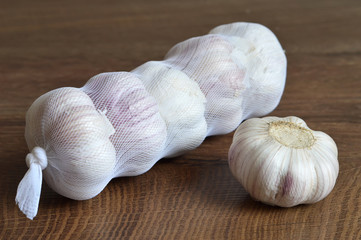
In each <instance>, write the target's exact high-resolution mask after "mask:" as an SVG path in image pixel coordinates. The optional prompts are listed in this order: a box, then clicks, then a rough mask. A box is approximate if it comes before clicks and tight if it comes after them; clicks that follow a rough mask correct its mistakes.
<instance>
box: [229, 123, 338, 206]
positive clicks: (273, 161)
mask: <svg viewBox="0 0 361 240" xmlns="http://www.w3.org/2000/svg"><path fill="white" fill-rule="evenodd" d="M337 155H338V151H337V146H336V143H335V142H334V141H333V139H332V138H331V137H330V136H328V135H327V134H325V133H323V132H320V131H312V130H311V129H310V128H308V127H307V125H306V123H305V122H304V121H303V120H302V119H300V118H298V117H294V116H291V117H285V118H278V117H264V118H252V119H248V120H246V121H245V122H244V123H242V124H241V125H240V126H239V127H238V129H237V130H236V132H235V134H234V137H233V142H232V145H231V147H230V149H229V155H228V163H229V166H230V169H231V172H232V174H233V175H234V176H235V177H236V179H237V180H238V181H239V182H240V183H241V185H242V186H243V187H244V188H245V190H246V191H247V192H248V193H249V194H250V195H251V196H252V197H253V198H254V199H255V200H258V201H261V202H263V203H266V204H269V205H277V206H280V207H292V206H296V205H299V204H309V203H315V202H318V201H320V200H322V199H323V198H325V197H326V196H327V195H328V194H329V193H330V192H331V190H332V189H333V187H334V186H335V183H336V179H337V176H338V172H339V163H338V160H337Z"/></svg>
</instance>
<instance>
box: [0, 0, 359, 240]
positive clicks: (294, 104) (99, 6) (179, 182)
mask: <svg viewBox="0 0 361 240" xmlns="http://www.w3.org/2000/svg"><path fill="white" fill-rule="evenodd" d="M99 2H100V1H99ZM99 2H97V1H93V0H91V1H58V2H55V1H54V2H53V1H25V0H20V1H2V2H1V3H0V81H1V85H0V96H1V100H0V179H1V181H0V202H1V205H0V209H1V210H0V214H1V215H0V238H1V239H120V238H121V239H128V238H134V239H361V151H360V145H361V55H360V53H361V28H360V25H361V1H356V0H345V1H338V0H328V1H326V0H325V1H313V0H304V1H301V0H299V1H287V0H275V1H266V0H260V1H251V0H245V1H223V0H211V1H192V0H182V1H169V0H168V1H165V0H156V1H145V0H133V1H129V2H128V3H123V2H124V1H106V2H105V1H104V2H103V3H99ZM236 21H250V22H258V23H261V24H264V25H266V26H267V27H269V28H270V29H272V31H274V33H275V34H276V35H277V36H278V38H279V40H280V42H281V44H282V46H283V47H284V49H285V50H286V54H287V58H288V77H287V83H286V89H285V92H284V95H283V98H282V101H281V103H280V105H279V107H278V108H277V109H276V110H275V111H274V112H272V113H271V114H270V115H275V116H288V115H296V116H299V117H301V118H303V119H304V120H305V121H306V122H307V123H308V125H309V126H310V127H311V128H312V129H315V130H321V131H324V132H326V133H328V134H329V135H331V136H332V137H333V138H334V140H335V142H336V143H337V145H338V149H339V162H340V173H339V177H338V180H337V183H336V186H335V188H334V190H333V191H332V192H331V194H330V195H329V196H328V197H327V198H326V199H324V200H322V201H320V202H318V203H315V204H312V205H301V206H297V207H293V208H288V209H286V208H278V207H270V206H266V205H263V204H261V203H258V202H255V201H253V200H252V199H251V198H250V196H249V195H248V194H247V192H245V190H244V189H243V188H242V187H241V186H240V184H239V183H238V182H237V181H236V180H235V179H234V178H233V176H232V175H231V173H230V171H229V168H228V164H227V153H228V148H229V146H230V144H231V140H232V133H231V134H228V135H225V136H215V137H211V138H208V139H206V141H205V142H204V143H203V144H202V145H201V146H200V147H199V148H198V149H196V150H194V151H191V152H189V153H188V154H186V155H183V156H181V157H177V158H174V159H167V160H161V161H159V162H158V163H157V164H156V165H155V166H154V167H153V168H152V169H151V170H150V171H148V172H147V173H145V174H143V175H140V176H137V177H126V178H118V179H114V180H112V181H111V182H110V184H109V185H108V186H107V187H106V188H105V189H104V191H103V192H102V193H101V194H100V195H98V196H97V197H95V198H93V199H91V200H87V201H74V200H70V199H67V198H64V197H62V196H60V195H58V194H56V193H55V192H53V191H52V190H51V189H50V188H49V187H47V186H46V184H44V185H43V189H42V194H41V200H40V206H39V212H38V215H37V216H36V218H35V219H34V220H33V221H31V220H28V219H27V218H26V217H25V216H24V215H23V214H22V213H21V212H20V211H19V209H18V208H17V206H16V205H15V200H14V199H15V194H16V189H17V185H18V183H19V181H20V180H21V178H22V177H23V175H24V174H25V172H26V171H27V167H26V165H25V161H24V159H25V156H26V154H27V153H28V149H27V147H26V143H25V140H24V126H25V113H26V110H27V109H28V107H29V106H30V104H31V103H32V102H33V101H34V100H35V99H36V98H37V97H38V96H40V95H41V94H43V93H45V92H47V91H49V90H52V89H55V88H58V87H63V86H74V87H80V86H82V85H83V84H84V83H85V82H86V80H87V79H89V78H90V77H91V76H93V75H95V74H97V73H101V72H109V71H129V70H131V69H133V68H135V67H136V66H138V65H140V64H142V63H144V62H146V61H149V60H160V59H162V57H163V56H164V54H165V53H166V52H167V50H168V49H170V47H171V46H172V45H174V44H176V43H177V42H180V41H182V40H185V39H187V38H189V37H193V36H199V35H203V34H206V33H207V32H208V31H209V30H210V29H211V28H213V27H215V26H217V25H220V24H224V23H230V22H236Z"/></svg>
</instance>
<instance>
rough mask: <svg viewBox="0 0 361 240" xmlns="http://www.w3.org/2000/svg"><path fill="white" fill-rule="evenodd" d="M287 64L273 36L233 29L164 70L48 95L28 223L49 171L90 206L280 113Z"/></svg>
mask: <svg viewBox="0 0 361 240" xmlns="http://www.w3.org/2000/svg"><path fill="white" fill-rule="evenodd" d="M286 65H287V61H286V57H285V55H284V51H283V49H282V47H281V45H280V44H279V42H278V40H277V38H276V36H275V35H274V34H273V33H272V32H271V31H270V30H269V29H268V28H266V27H264V26H262V25H259V24H255V23H232V24H227V25H222V26H219V27H217V28H215V29H213V30H212V31H211V32H210V34H207V35H205V36H201V37H195V38H191V39H188V40H186V41H184V42H181V43H179V44H177V45H175V46H174V47H173V48H172V49H171V50H170V51H169V52H168V53H167V54H166V56H165V59H164V60H162V61H150V62H147V63H145V64H143V65H141V66H139V67H138V68H136V69H134V70H133V71H131V72H111V73H101V74H99V75H96V76H94V77H92V78H91V79H90V80H89V81H88V82H87V83H86V84H85V85H84V86H83V87H82V88H71V87H67V88H60V89H56V90H53V91H51V92H49V93H46V94H44V95H43V96H40V97H39V98H38V99H37V100H36V101H35V102H34V103H33V104H32V105H31V107H30V109H29V110H28V112H27V115H26V128H25V138H26V141H27V144H28V147H29V150H30V151H31V152H32V153H31V154H32V155H31V156H32V159H36V161H35V160H34V161H32V163H31V164H29V171H28V173H27V174H26V177H25V178H24V179H23V180H22V182H21V183H20V184H19V187H18V191H17V196H16V202H17V203H18V205H19V207H20V209H21V210H22V211H23V212H24V213H25V214H26V215H27V216H28V217H29V218H32V217H34V216H35V215H36V212H37V204H38V200H37V201H35V200H34V201H33V200H32V199H33V198H35V197H34V196H36V199H39V198H38V196H39V195H40V187H39V186H41V179H42V174H41V170H44V178H45V180H46V182H47V183H48V185H49V186H50V187H51V188H52V189H54V190H55V191H56V192H58V193H59V194H61V195H64V196H66V197H69V198H72V199H77V200H84V199H89V198H92V197H94V196H96V195H97V194H98V193H100V192H101V191H102V189H103V188H104V187H105V186H106V185H107V184H108V182H109V181H110V180H111V179H112V178H115V177H121V176H135V175H139V174H142V173H144V172H146V171H147V170H149V169H150V168H151V167H152V166H153V165H154V164H155V163H156V162H157V161H158V160H159V159H161V158H164V157H173V156H177V155H180V154H182V153H184V152H185V151H189V150H192V149H194V148H196V147H197V146H199V145H200V144H201V143H202V141H203V140H204V139H205V138H206V137H207V136H210V135H215V134H225V133H229V132H231V131H233V130H234V129H235V128H236V127H237V126H238V125H239V124H240V123H241V122H242V121H243V120H244V119H246V118H248V117H251V116H261V115H264V114H267V113H269V112H271V111H272V110H273V109H274V108H275V107H276V106H277V105H278V103H279V101H280V98H281V96H282V93H283V89H284V85H285V79H286ZM34 148H36V149H42V150H39V151H38V150H37V151H32V150H33V149H34ZM39 152H41V154H39ZM45 163H46V164H45ZM44 166H46V167H44ZM32 179H37V180H36V181H33V180H32ZM31 185H37V187H33V186H31ZM27 189H37V190H36V191H33V192H31V191H27Z"/></svg>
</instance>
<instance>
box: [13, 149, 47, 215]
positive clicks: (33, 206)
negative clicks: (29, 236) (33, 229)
mask: <svg viewBox="0 0 361 240" xmlns="http://www.w3.org/2000/svg"><path fill="white" fill-rule="evenodd" d="M26 165H27V166H28V167H29V170H28V171H27V172H26V174H25V176H24V177H23V179H22V180H21V181H20V183H19V186H18V190H17V193H16V197H15V201H16V203H17V204H18V206H19V208H20V210H21V211H22V212H23V213H24V214H25V215H26V217H27V218H29V219H31V220H32V219H33V218H34V217H35V216H36V214H37V212H38V207H39V200H40V192H41V184H42V181H43V174H42V170H44V169H45V168H46V167H47V165H48V160H47V157H46V152H45V150H44V149H43V148H41V147H35V148H33V150H32V151H31V153H29V154H28V155H27V156H26Z"/></svg>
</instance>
